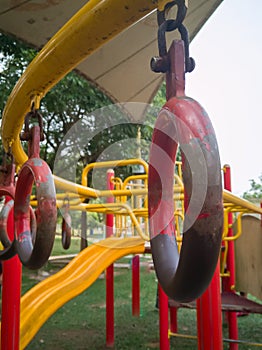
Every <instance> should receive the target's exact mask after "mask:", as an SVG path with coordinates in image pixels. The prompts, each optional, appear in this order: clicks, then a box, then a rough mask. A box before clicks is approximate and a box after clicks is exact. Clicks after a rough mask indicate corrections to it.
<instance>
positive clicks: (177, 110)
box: [148, 97, 223, 302]
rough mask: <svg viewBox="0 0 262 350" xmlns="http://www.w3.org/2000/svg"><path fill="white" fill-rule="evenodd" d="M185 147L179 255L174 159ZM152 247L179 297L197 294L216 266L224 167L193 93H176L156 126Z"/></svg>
mask: <svg viewBox="0 0 262 350" xmlns="http://www.w3.org/2000/svg"><path fill="white" fill-rule="evenodd" d="M178 143H179V144H180V149H181V153H182V171H183V182H184V196H185V200H184V205H185V209H186V214H185V221H184V228H183V243H182V248H181V253H180V256H179V253H178V249H177V243H176V238H175V226H174V200H173V186H174V180H173V179H174V165H175V159H176V152H177V146H178ZM148 210H149V225H150V239H151V240H150V241H151V250H152V256H153V260H154V265H155V269H156V274H157V277H158V279H159V282H160V285H161V286H162V288H163V290H164V291H165V293H166V294H167V295H168V296H169V297H170V298H172V299H174V300H177V301H179V302H189V301H192V300H194V299H196V298H198V297H199V296H200V295H201V294H202V293H203V292H204V290H205V289H206V288H207V286H208V284H209V283H210V281H211V279H212V276H213V273H214V271H215V268H216V265H217V261H218V257H219V253H220V247H221V239H222V231H223V202H222V184H221V167H220V160H219V152H218V146H217V142H216V137H215V133H214V130H213V127H212V124H211V121H210V120H209V118H208V116H207V113H206V112H205V111H204V110H203V108H202V107H201V106H200V105H199V104H198V103H197V102H196V101H194V100H193V99H190V98H188V97H180V98H179V97H173V98H171V99H170V100H169V101H168V102H167V103H166V104H165V105H164V107H163V109H162V110H161V112H160V114H159V116H158V118H157V121H156V124H155V128H154V132H153V139H152V144H151V150H150V164H149V175H148Z"/></svg>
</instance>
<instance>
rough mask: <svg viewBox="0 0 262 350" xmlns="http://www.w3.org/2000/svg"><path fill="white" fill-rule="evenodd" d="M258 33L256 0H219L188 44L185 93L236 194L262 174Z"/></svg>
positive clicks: (261, 43) (260, 16) (261, 47)
mask: <svg viewBox="0 0 262 350" xmlns="http://www.w3.org/2000/svg"><path fill="white" fill-rule="evenodd" d="M191 1H193V0H191ZM189 6H190V1H189ZM261 35H262V1H261V0H250V1H246V0H224V2H223V3H222V4H221V5H220V6H219V8H218V9H217V10H216V11H215V13H214V14H213V15H212V16H211V17H210V19H209V20H208V22H207V23H206V24H205V25H204V26H203V28H202V29H201V31H200V32H199V33H198V35H197V36H196V37H195V39H194V40H193V41H192V43H191V45H190V55H191V56H192V57H193V58H194V59H195V61H196V68H195V70H194V71H193V72H192V73H188V74H187V76H186V94H187V95H188V96H190V97H192V98H194V99H196V100H197V101H198V102H199V103H200V104H201V105H202V106H203V107H204V109H205V110H206V111H207V113H208V115H209V117H210V119H211V121H212V123H213V126H214V129H215V132H216V136H217V140H218V144H219V150H220V157H221V165H222V166H223V165H224V164H229V165H230V166H231V174H232V191H233V193H235V194H238V195H241V194H243V192H244V191H246V190H248V189H250V182H249V180H250V179H254V180H256V181H259V180H258V177H259V176H260V175H261V174H262V156H261V153H260V151H261V150H262V38H261Z"/></svg>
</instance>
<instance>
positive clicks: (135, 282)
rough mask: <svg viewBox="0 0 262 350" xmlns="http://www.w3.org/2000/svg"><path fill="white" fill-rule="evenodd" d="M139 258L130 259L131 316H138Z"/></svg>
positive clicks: (136, 256) (137, 256)
mask: <svg viewBox="0 0 262 350" xmlns="http://www.w3.org/2000/svg"><path fill="white" fill-rule="evenodd" d="M139 265H140V258H139V255H135V256H134V257H133V259H132V315H133V316H140V266H139Z"/></svg>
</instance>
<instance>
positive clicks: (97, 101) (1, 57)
mask: <svg viewBox="0 0 262 350" xmlns="http://www.w3.org/2000/svg"><path fill="white" fill-rule="evenodd" d="M0 45H1V51H0V90H1V94H0V112H1V114H2V112H3V109H4V106H5V104H6V101H7V99H8V96H9V95H10V93H11V91H12V89H13V87H14V85H15V83H16V82H17V81H18V79H19V77H20V76H21V75H22V73H23V72H24V70H25V69H26V67H27V66H28V64H29V63H30V62H31V61H32V59H33V58H34V57H35V55H36V54H37V52H36V50H34V49H33V48H28V47H27V46H26V45H25V44H23V43H22V42H20V41H18V40H16V39H14V38H12V37H10V36H7V35H4V34H1V33H0ZM111 104H112V101H111V100H110V98H109V97H108V96H106V95H105V94H104V93H103V92H101V91H100V90H99V89H98V88H97V87H95V86H94V85H92V84H91V83H90V82H89V81H87V80H86V79H85V78H84V77H82V76H80V75H79V74H77V73H76V72H74V71H73V72H71V73H69V74H68V75H67V76H66V77H64V78H63V79H62V80H61V81H60V82H59V83H58V84H57V85H56V86H55V87H54V88H53V89H52V90H51V91H50V92H49V93H48V94H47V95H46V96H45V97H44V98H43V99H42V101H41V113H42V115H43V120H44V134H45V141H44V142H43V143H42V145H41V157H42V158H43V159H45V160H46V161H47V162H48V164H49V165H50V167H51V168H53V165H54V159H55V155H56V154H57V151H58V148H59V145H60V144H61V141H62V139H63V137H64V135H65V134H66V133H67V132H68V130H70V128H71V127H72V126H73V125H74V124H75V123H76V122H77V121H79V120H81V119H83V118H85V119H87V120H88V123H89V128H90V130H93V129H94V130H95V129H99V128H101V129H102V131H101V132H99V133H98V134H96V135H95V137H94V138H93V139H92V140H91V141H90V142H89V143H88V146H87V147H86V148H85V149H84V150H81V157H80V159H79V166H80V167H81V168H82V167H83V166H84V165H85V164H87V163H91V162H94V161H96V159H97V158H98V157H99V156H100V155H101V154H103V152H104V150H105V149H106V148H107V147H109V146H110V145H112V144H114V143H116V142H119V146H118V148H119V150H120V152H121V154H122V158H128V156H129V154H130V153H131V154H132V152H130V150H131V149H134V148H136V147H137V145H136V144H135V143H134V142H133V141H132V142H130V144H129V146H128V147H127V149H126V147H122V146H121V140H122V139H123V138H127V137H128V138H131V139H135V138H136V136H137V131H138V128H139V127H140V129H141V133H142V139H143V140H151V135H152V127H150V126H148V125H147V126H143V125H142V126H141V125H138V124H136V123H128V121H129V119H128V116H127V115H126V116H125V117H123V111H120V110H119V115H120V114H121V120H122V121H124V122H123V123H120V124H119V123H118V124H117V123H113V124H117V125H114V126H113V127H112V119H110V118H111V116H109V118H107V121H105V120H104V119H103V118H99V117H96V118H94V116H93V113H92V112H93V111H96V110H99V109H100V108H101V107H104V106H109V105H111ZM112 113H115V114H117V113H118V112H117V111H116V108H113V110H112ZM112 118H115V119H117V118H118V116H117V115H114V116H112ZM154 118H155V116H152V117H151V119H154ZM125 121H126V122H125ZM106 123H108V125H107V124H106ZM143 152H144V150H143ZM143 152H142V153H143ZM144 153H148V151H146V152H144ZM143 155H145V154H143ZM66 166H69V167H70V164H69V163H68V162H67V163H66Z"/></svg>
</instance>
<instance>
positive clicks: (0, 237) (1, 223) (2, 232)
mask: <svg viewBox="0 0 262 350" xmlns="http://www.w3.org/2000/svg"><path fill="white" fill-rule="evenodd" d="M13 207H14V200H10V201H8V202H7V203H6V204H5V205H4V206H3V208H2V210H1V212H0V241H1V243H2V245H3V246H4V248H8V247H9V246H10V245H11V244H12V242H11V240H10V238H9V237H8V233H7V220H8V217H9V214H10V212H11V209H13ZM29 209H30V227H31V235H32V241H33V242H34V241H35V235H36V227H37V226H36V225H37V224H36V216H35V213H34V210H33V208H32V207H31V206H30V207H29Z"/></svg>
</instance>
